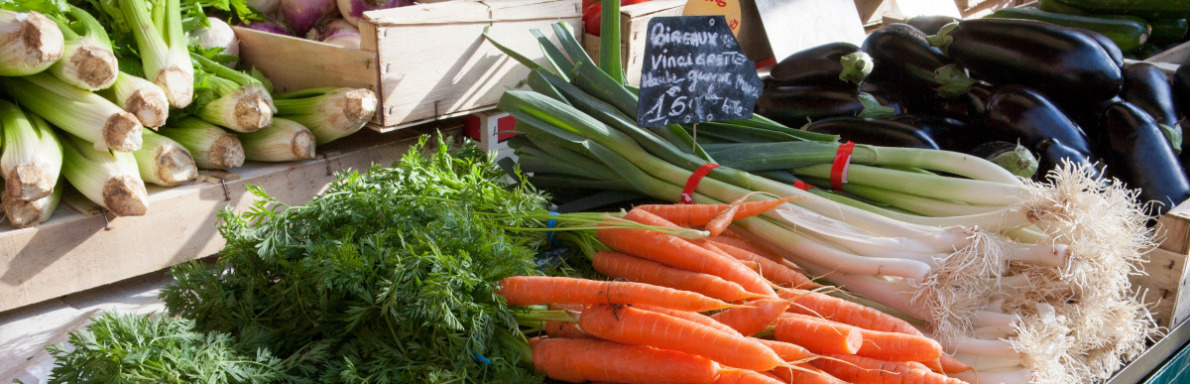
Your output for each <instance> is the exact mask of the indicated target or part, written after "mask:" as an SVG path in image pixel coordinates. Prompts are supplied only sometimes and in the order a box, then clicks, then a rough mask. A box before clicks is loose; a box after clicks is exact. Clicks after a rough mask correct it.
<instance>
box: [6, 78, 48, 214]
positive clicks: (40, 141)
mask: <svg viewBox="0 0 1190 384" xmlns="http://www.w3.org/2000/svg"><path fill="white" fill-rule="evenodd" d="M0 126H3V127H4V153H3V155H0V172H3V174H4V186H5V192H4V198H5V200H25V201H28V200H36V199H40V198H42V197H45V196H49V194H50V193H51V192H53V190H54V184H57V182H58V174H59V173H60V172H61V170H62V144H60V143H58V137H57V136H55V135H54V132H53V130H52V129H51V128H50V125H49V124H48V123H46V122H45V120H42V119H41V117H38V116H37V115H32V114H28V115H27V114H25V112H24V111H22V110H21V109H20V108H19V107H17V106H16V105H15V104H13V103H10V102H8V101H5V100H0Z"/></svg>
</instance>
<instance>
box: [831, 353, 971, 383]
mask: <svg viewBox="0 0 1190 384" xmlns="http://www.w3.org/2000/svg"><path fill="white" fill-rule="evenodd" d="M831 357H834V358H835V359H838V360H842V361H836V360H830V359H818V360H814V361H813V362H811V364H813V365H814V366H816V367H818V368H822V370H823V371H826V372H827V373H829V374H831V375H832V376H834V377H837V378H840V379H842V380H845V381H849V382H852V383H856V384H860V383H900V384H965V383H964V382H963V381H962V380H959V379H955V378H951V377H947V376H945V375H940V374H937V373H934V372H930V371H929V370H925V369H920V368H915V367H912V366H909V365H905V364H901V363H894V362H888V361H883V360H877V359H873V358H870V357H863V356H853V355H834V356H831Z"/></svg>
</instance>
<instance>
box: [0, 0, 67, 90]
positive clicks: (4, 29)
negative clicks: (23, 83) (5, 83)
mask: <svg viewBox="0 0 1190 384" xmlns="http://www.w3.org/2000/svg"><path fill="white" fill-rule="evenodd" d="M65 43H66V42H65V38H64V37H63V36H62V31H60V30H58V26H57V25H55V24H54V22H53V21H52V20H50V19H49V18H47V17H46V16H45V15H43V14H41V13H38V12H18V11H12V10H5V9H0V76H25V75H31V74H34V73H38V72H41V71H44V70H46V69H47V68H49V67H50V66H51V65H53V64H54V63H55V62H57V61H58V59H60V58H61V57H62V50H63V49H64V45H65Z"/></svg>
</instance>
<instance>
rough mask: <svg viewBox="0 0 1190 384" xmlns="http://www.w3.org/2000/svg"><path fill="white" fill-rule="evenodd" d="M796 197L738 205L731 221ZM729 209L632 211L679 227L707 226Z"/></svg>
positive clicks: (659, 206)
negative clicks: (653, 216) (641, 212)
mask: <svg viewBox="0 0 1190 384" xmlns="http://www.w3.org/2000/svg"><path fill="white" fill-rule="evenodd" d="M797 198H798V197H796V196H790V197H785V198H781V199H774V200H763V201H749V202H743V203H741V204H739V208H738V209H737V210H736V212H735V214H734V215H732V216H731V220H739V219H743V218H747V217H752V216H756V215H759V214H761V213H764V212H765V211H768V210H770V209H773V208H776V207H777V206H779V205H781V204H784V203H787V202H789V201H791V200H794V199H797ZM730 208H731V204H645V205H638V206H636V207H634V208H632V209H640V210H643V211H648V212H649V213H652V214H654V215H657V216H659V217H661V218H664V219H665V220H668V221H670V222H672V223H674V224H676V225H678V226H681V227H693V226H700V225H707V224H709V223H710V222H711V219H713V218H715V216H718V215H720V214H721V213H723V212H724V211H726V210H728V209H730Z"/></svg>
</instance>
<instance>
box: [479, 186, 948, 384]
mask: <svg viewBox="0 0 1190 384" xmlns="http://www.w3.org/2000/svg"><path fill="white" fill-rule="evenodd" d="M788 200H789V199H788V198H787V199H776V200H765V201H755V202H744V199H740V200H738V201H736V202H734V203H732V204H703V205H642V206H638V207H635V208H633V209H632V210H630V211H629V212H627V214H625V215H624V217H623V219H626V220H630V221H632V222H635V223H640V224H645V225H648V226H653V227H659V228H669V227H697V228H702V229H703V230H705V231H706V233H707V234H708V236H707V237H705V238H701V239H693V240H691V239H685V238H681V237H678V236H675V235H673V234H670V233H666V232H664V231H656V230H649V229H643V228H631V227H624V226H621V225H613V222H612V221H607V222H604V223H603V224H604V225H602V226H600V227H599V228H598V229H597V230H596V233H595V235H596V238H597V239H598V240H599V242H601V243H602V244H603V245H604V246H606V247H608V248H610V249H611V251H597V252H594V254H593V255H590V256H591V261H592V265H593V266H594V268H595V270H596V271H598V272H600V273H601V274H604V275H606V276H608V277H610V278H613V279H616V281H600V280H587V279H578V278H569V277H544V276H516V277H510V278H507V279H505V280H503V281H502V283H501V288H500V291H499V292H500V294H501V295H503V296H504V297H505V299H506V301H507V303H508V304H509V305H514V306H529V305H550V306H551V308H553V310H539V311H540V312H538V313H539V314H545V313H547V312H548V313H551V314H554V315H553V316H532V315H527V316H525V317H524V318H523V319H526V321H525V323H534V324H536V325H537V326H538V327H540V329H541V330H542V331H544V333H545V334H546V336H540V337H535V338H533V339H531V340H530V346H531V349H532V356H533V365H534V367H535V369H537V370H538V371H540V372H542V373H544V374H546V375H547V376H548V377H550V378H553V379H556V380H561V381H567V382H588V381H590V382H610V383H794V382H796V383H831V384H838V383H923V384H932V383H948V384H949V383H962V381H960V380H958V379H954V378H951V377H948V376H946V374H947V373H957V372H961V371H967V370H970V369H971V368H970V367H968V366H966V365H964V364H962V363H960V362H958V361H957V360H954V359H952V358H950V357H949V356H948V355H946V354H945V353H943V351H942V347H941V346H940V345H939V344H938V342H936V341H934V340H933V339H930V338H928V337H926V336H924V335H923V334H922V333H921V332H920V331H918V329H917V328H915V327H914V326H912V325H911V324H909V323H907V322H905V321H904V320H901V319H899V318H896V317H894V316H891V315H888V314H885V313H883V312H880V311H878V310H876V309H873V308H870V307H866V306H863V305H861V304H857V303H853V302H850V301H846V300H843V299H839V298H836V297H833V296H830V295H827V294H824V293H821V292H819V290H821V289H827V288H825V287H822V286H820V285H818V284H817V283H815V282H814V281H812V280H811V279H809V278H808V277H807V276H806V275H805V273H804V272H802V271H801V270H800V268H798V267H797V266H796V265H793V264H792V263H790V262H788V261H786V260H784V259H782V258H780V257H778V256H776V255H775V254H772V253H771V252H769V251H767V250H766V249H765V248H763V247H760V246H757V245H756V244H754V243H752V242H750V241H748V240H747V239H744V238H741V237H739V236H736V235H735V234H734V233H733V232H732V231H730V230H729V229H727V228H728V225H729V224H730V223H731V222H732V221H733V220H736V219H740V218H745V217H750V216H755V215H758V214H760V213H762V212H764V211H766V210H769V209H772V208H774V207H776V206H778V205H780V204H783V203H785V202H787V201H788ZM555 217H557V218H558V219H559V220H565V215H561V216H555ZM558 313H562V314H563V315H562V316H557V315H556V314H558ZM546 319H548V321H543V320H546Z"/></svg>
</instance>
